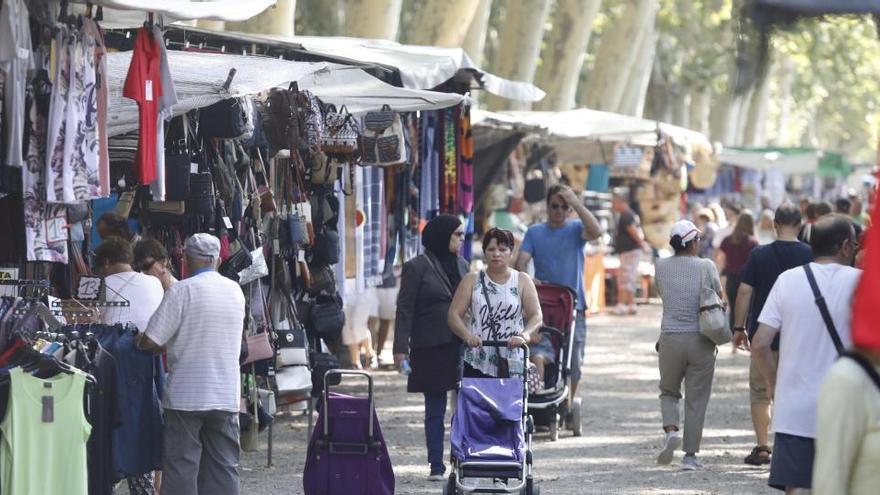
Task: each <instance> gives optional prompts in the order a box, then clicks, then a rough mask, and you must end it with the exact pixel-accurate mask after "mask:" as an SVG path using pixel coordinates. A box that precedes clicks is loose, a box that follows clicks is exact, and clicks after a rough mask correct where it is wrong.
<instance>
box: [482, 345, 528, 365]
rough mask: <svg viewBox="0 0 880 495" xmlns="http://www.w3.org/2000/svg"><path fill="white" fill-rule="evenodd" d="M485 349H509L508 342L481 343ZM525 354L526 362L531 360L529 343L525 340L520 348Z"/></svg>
mask: <svg viewBox="0 0 880 495" xmlns="http://www.w3.org/2000/svg"><path fill="white" fill-rule="evenodd" d="M480 345H481V346H483V347H505V348H506V347H507V341H506V340H484V341H482V342H481V343H480ZM518 347H520V348H522V350H523V352H525V360H526V361H528V360H529V343H528V342H526V341H525V340H523V341H522V342H521V343H520V344H519V346H518Z"/></svg>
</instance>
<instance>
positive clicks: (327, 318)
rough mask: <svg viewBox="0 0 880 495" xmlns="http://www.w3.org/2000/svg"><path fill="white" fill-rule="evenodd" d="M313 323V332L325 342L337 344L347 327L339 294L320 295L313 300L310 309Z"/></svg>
mask: <svg viewBox="0 0 880 495" xmlns="http://www.w3.org/2000/svg"><path fill="white" fill-rule="evenodd" d="M309 315H310V319H311V322H312V328H311V330H312V331H313V332H314V333H315V335H316V336H318V337H320V338H322V339H324V341H325V342H335V341H336V340H337V339H339V336H340V335H341V334H342V327H344V326H345V313H344V312H343V310H342V299H341V298H340V297H339V294H333V295H332V296H331V295H319V296H317V297H315V298H314V299H313V300H312V305H311V307H310V308H309Z"/></svg>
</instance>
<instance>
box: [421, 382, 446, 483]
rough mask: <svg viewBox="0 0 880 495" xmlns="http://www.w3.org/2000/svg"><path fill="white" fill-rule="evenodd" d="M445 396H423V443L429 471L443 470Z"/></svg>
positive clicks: (436, 394) (440, 393) (434, 394)
mask: <svg viewBox="0 0 880 495" xmlns="http://www.w3.org/2000/svg"><path fill="white" fill-rule="evenodd" d="M446 394H447V392H438V393H433V394H424V395H425V443H426V444H427V446H428V462H429V463H430V464H431V470H432V471H434V470H441V469H443V436H444V434H445V433H446V426H445V425H444V423H443V420H444V417H445V416H446Z"/></svg>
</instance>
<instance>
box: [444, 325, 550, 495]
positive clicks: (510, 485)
mask: <svg viewBox="0 0 880 495" xmlns="http://www.w3.org/2000/svg"><path fill="white" fill-rule="evenodd" d="M482 345H483V347H506V346H507V342H499V341H484V342H483V344H482ZM523 347H524V348H525V360H526V362H528V359H529V357H528V346H523ZM528 393H529V392H528V387H527V386H526V382H525V380H524V379H523V378H522V377H521V376H518V377H513V378H466V377H463V378H462V379H461V388H460V389H459V392H458V401H457V403H456V408H455V415H454V416H453V418H452V433H451V435H450V443H451V444H452V449H451V450H452V473H451V474H450V475H449V480H448V482H447V483H446V485H445V486H444V487H443V493H444V495H454V494H458V493H517V494H523V495H539V493H540V490H539V488H538V486H536V485H535V484H534V481H533V479H532V452H531V436H532V435H531V434H532V431H533V425H532V420H531V418H530V417H529V415H528Z"/></svg>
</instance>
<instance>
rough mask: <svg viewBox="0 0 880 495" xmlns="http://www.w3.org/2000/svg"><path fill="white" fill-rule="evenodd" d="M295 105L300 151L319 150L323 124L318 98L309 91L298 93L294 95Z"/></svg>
mask: <svg viewBox="0 0 880 495" xmlns="http://www.w3.org/2000/svg"><path fill="white" fill-rule="evenodd" d="M296 105H297V111H298V112H299V117H300V122H301V126H302V127H301V131H302V133H301V136H302V141H301V142H300V149H303V150H305V149H308V150H311V151H317V150H319V149H321V142H322V140H323V136H324V122H323V115H322V114H321V104H320V102H319V101H318V98H316V97H315V95H313V94H312V93H311V92H310V91H307V90H302V91H298V92H297V93H296Z"/></svg>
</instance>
